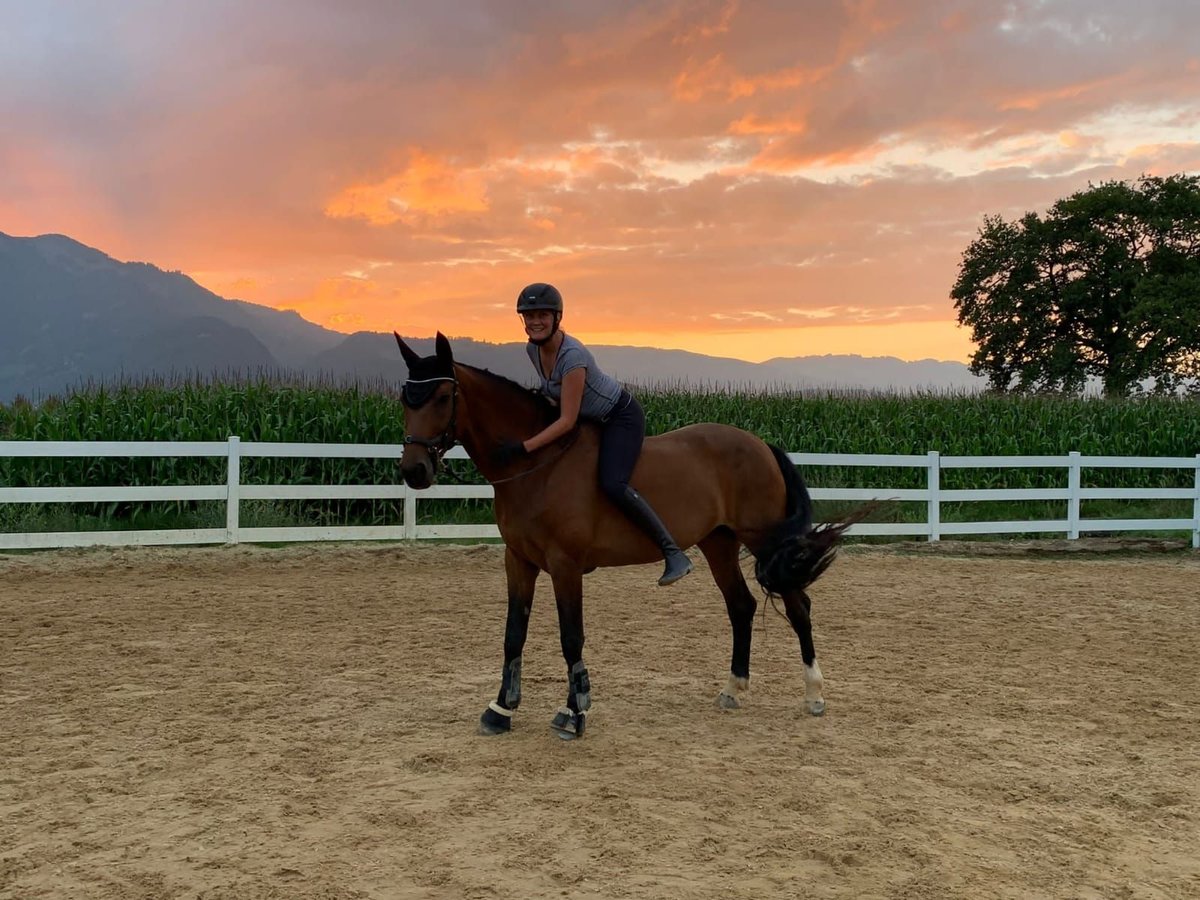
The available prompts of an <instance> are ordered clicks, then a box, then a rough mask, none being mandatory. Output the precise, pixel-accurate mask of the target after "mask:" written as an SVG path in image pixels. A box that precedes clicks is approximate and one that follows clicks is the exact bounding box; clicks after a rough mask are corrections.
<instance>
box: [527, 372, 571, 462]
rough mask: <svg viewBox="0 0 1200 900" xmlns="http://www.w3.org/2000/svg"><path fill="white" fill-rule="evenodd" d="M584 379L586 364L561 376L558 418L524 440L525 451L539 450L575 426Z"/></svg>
mask: <svg viewBox="0 0 1200 900" xmlns="http://www.w3.org/2000/svg"><path fill="white" fill-rule="evenodd" d="M586 381H587V367H586V366H580V367H579V368H577V369H572V370H571V371H570V372H568V373H567V374H566V375H564V376H563V380H562V396H561V398H560V399H559V403H558V418H557V419H555V420H554V421H553V422H551V423H550V424H549V425H547V426H546V427H545V428H543V429H542V430H541V431H539V432H538V433H537V434H535V435H534V436H533V437H531V438H529V439H528V440H526V441H525V442H524V446H525V449H526V451H528V452H529V453H533V452H534V451H535V450H540V449H541V448H542V447H545V446H546V445H547V444H552V443H554V441H557V440H558V439H559V438H560V437H562V436H563V435H564V434H566V433H567V432H569V431H570V430H571V429H572V428H574V427H575V423H576V422H577V421H579V407H580V406H581V405H582V404H583V385H584V383H585V382H586Z"/></svg>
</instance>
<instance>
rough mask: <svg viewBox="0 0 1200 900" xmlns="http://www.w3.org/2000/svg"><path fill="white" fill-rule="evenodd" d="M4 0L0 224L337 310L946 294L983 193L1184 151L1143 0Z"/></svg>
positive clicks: (675, 319) (407, 316)
mask: <svg viewBox="0 0 1200 900" xmlns="http://www.w3.org/2000/svg"><path fill="white" fill-rule="evenodd" d="M19 6H20V8H19V9H18V10H16V11H15V12H12V13H10V15H9V16H8V21H6V28H5V30H4V32H3V33H0V85H3V87H2V88H0V118H3V121H5V122H8V123H18V124H17V126H16V127H14V128H11V129H10V131H11V132H12V134H11V135H6V139H5V141H4V142H0V216H2V220H0V228H3V229H4V230H5V231H8V232H11V233H25V234H31V233H40V232H48V231H55V232H64V233H68V234H71V235H72V236H74V237H77V238H79V239H81V240H84V241H85V242H87V243H91V244H93V245H95V246H98V247H100V248H101V249H104V250H106V251H107V252H110V253H113V254H114V255H116V256H118V257H120V258H132V259H144V260H150V261H153V262H155V263H156V264H159V265H161V266H163V267H165V268H180V269H183V270H184V271H188V272H192V273H211V278H212V279H213V281H212V285H213V286H221V285H227V286H229V287H228V289H229V290H233V291H236V292H239V293H241V294H243V295H245V296H244V298H245V299H250V300H256V301H260V302H269V303H272V304H278V305H286V306H291V307H293V308H297V309H299V310H301V311H302V312H303V314H305V315H307V316H310V317H312V318H314V319H316V320H318V321H322V322H324V323H326V324H330V325H334V326H336V327H344V328H349V327H369V328H375V329H378V330H386V329H387V328H389V327H391V325H392V324H393V323H396V322H403V323H406V327H407V328H409V329H410V331H411V333H416V330H418V329H421V328H424V329H425V330H427V331H432V330H433V329H434V328H437V327H442V328H443V329H445V327H446V318H447V317H448V316H451V317H453V319H454V320H455V321H457V322H460V323H462V328H464V329H465V328H467V327H470V328H472V329H474V330H475V331H476V333H477V334H478V336H482V337H488V338H492V339H496V338H503V339H518V338H519V332H516V331H514V330H513V328H514V325H513V322H512V321H511V318H510V313H511V310H510V309H509V306H510V305H511V304H510V301H509V298H510V295H515V291H516V289H517V288H519V287H520V285H521V284H524V283H526V282H529V281H535V280H552V281H555V282H556V283H560V286H562V287H563V290H564V293H565V295H566V296H567V302H568V310H569V321H570V322H571V324H572V327H573V328H576V329H578V330H580V331H581V333H587V332H589V331H594V332H596V333H605V334H611V333H618V332H620V331H621V330H622V329H625V330H641V329H645V328H646V327H648V326H647V324H646V322H647V319H648V318H649V320H650V321H651V322H653V324H654V325H655V326H656V327H658V328H661V329H662V330H663V331H664V333H665V332H667V331H670V332H671V333H672V334H675V333H678V334H685V335H686V334H689V333H690V334H695V335H701V334H704V333H706V332H708V331H711V330H712V329H714V328H722V327H727V326H728V325H729V324H731V323H732V322H734V321H735V319H736V322H737V323H738V324H739V325H740V326H744V327H746V328H749V329H760V330H764V331H765V330H768V329H771V328H776V327H780V326H781V323H787V324H789V325H792V324H796V325H803V324H804V323H806V322H821V321H830V320H833V321H836V322H837V323H847V325H849V324H850V323H860V324H863V325H864V327H865V324H866V323H872V322H883V321H888V322H925V323H937V322H941V323H945V322H946V321H948V320H952V318H953V311H952V308H951V305H950V302H949V299H948V292H949V287H950V285H951V283H952V282H953V279H954V276H955V270H956V266H957V262H958V259H959V256H960V254H961V252H962V250H963V248H964V247H965V246H966V244H967V242H968V241H969V240H970V239H971V238H972V237H973V236H974V234H975V232H976V230H977V229H978V227H979V225H980V224H981V221H982V217H983V215H984V214H993V213H994V214H1000V215H1004V216H1015V215H1020V214H1021V213H1023V212H1025V211H1027V210H1031V209H1041V208H1044V207H1046V206H1048V205H1049V204H1050V203H1051V202H1053V201H1054V200H1055V199H1057V198H1058V197H1061V196H1064V195H1066V194H1069V193H1071V192H1073V191H1076V190H1079V189H1082V188H1084V187H1086V186H1087V184H1088V183H1089V182H1094V181H1099V180H1105V179H1110V178H1129V177H1136V176H1137V175H1139V174H1141V173H1142V172H1157V173H1162V174H1166V173H1168V172H1171V171H1196V170H1198V169H1200V142H1197V140H1196V139H1195V137H1194V134H1195V132H1196V124H1197V122H1200V100H1198V99H1197V95H1196V92H1195V89H1194V86H1195V76H1196V72H1197V69H1198V68H1200V51H1198V50H1197V46H1196V43H1195V39H1194V38H1193V37H1192V35H1195V34H1197V33H1200V5H1195V4H1184V3H1178V2H1171V0H1147V2H1145V3H1143V4H1140V5H1139V6H1138V7H1137V8H1136V9H1135V8H1133V7H1132V6H1130V5H1128V4H1123V3H1117V2H1116V0H1102V2H1091V0H1089V2H1084V0H1060V2H1056V3H1053V4H1049V3H1042V2H1035V0H1014V2H1010V3H1005V4H995V3H990V2H983V0H976V2H967V3H962V4H956V5H955V8H954V10H953V11H950V12H947V7H946V5H945V4H944V3H942V2H937V0H914V2H910V3H905V4H902V5H901V4H885V3H878V2H868V0H856V2H845V3H839V4H827V5H825V6H823V7H821V8H820V10H819V12H815V11H814V7H813V6H811V5H809V4H798V3H784V2H771V0H739V2H735V0H711V2H683V0H655V2H650V3H646V2H634V0H622V2H613V3H606V4H545V3H539V2H533V0H514V2H507V3H504V4H496V3H491V2H485V0H463V2H461V3H455V4H443V5H437V4H428V3H423V2H416V0H404V2H383V0H355V2H352V3H346V4H315V3H309V2H290V0H289V2H284V0H262V2H257V3H254V4H240V3H234V2H232V0H214V2H210V3H204V4H191V5H182V6H166V5H163V4H161V3H157V2H152V0H128V2H126V3H122V4H120V5H118V6H114V5H111V4H100V3H84V4H80V3H74V2H67V0H46V2H44V3H42V4H21V5H19ZM346 273H353V274H352V275H347V274H346ZM731 298H733V299H731ZM747 298H749V299H747ZM451 330H453V329H451ZM892 352H895V348H892Z"/></svg>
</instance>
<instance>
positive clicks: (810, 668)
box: [783, 590, 825, 716]
mask: <svg viewBox="0 0 1200 900" xmlns="http://www.w3.org/2000/svg"><path fill="white" fill-rule="evenodd" d="M783 608H784V610H785V611H786V612H787V617H788V621H789V622H791V623H792V628H793V629H795V631H796V636H797V637H799V638H800V658H801V659H803V660H804V702H805V704H806V705H807V706H808V711H809V712H810V713H812V714H813V715H814V716H819V715H821V714H823V713H824V712H825V698H824V697H823V696H822V688H823V687H824V679H822V677H821V667H820V666H819V665H818V664H817V651H816V648H815V647H814V646H813V636H812V617H811V615H810V613H811V611H812V601H811V600H809V599H808V594H806V593H805V592H804V591H803V590H794V591H784V592H783Z"/></svg>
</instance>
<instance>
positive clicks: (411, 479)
mask: <svg viewBox="0 0 1200 900" xmlns="http://www.w3.org/2000/svg"><path fill="white" fill-rule="evenodd" d="M392 333H393V334H395V335H396V343H397V344H399V345H400V355H401V356H403V357H404V362H405V363H406V364H407V365H408V380H407V381H406V382H404V388H403V390H402V391H401V392H400V397H401V400H402V401H403V402H404V433H405V438H404V455H403V456H402V457H401V458H400V474H401V475H402V476H403V477H404V483H405V484H407V485H408V486H409V487H411V488H417V489H418V490H419V489H421V488H427V487H429V486H430V485H431V484H433V482H434V481H435V480H436V478H437V473H438V467H439V465H440V464H441V458H442V454H444V453H445V452H446V451H447V450H449V449H450V448H451V447H453V446H454V441H455V439H456V438H457V435H456V431H455V430H456V426H457V421H456V418H457V412H458V380H457V378H456V377H455V374H454V357H453V355H452V354H451V353H450V342H449V341H448V340H446V338H445V336H444V335H443V334H442V333H441V332H440V331H439V332H438V335H437V340H436V341H435V344H434V346H435V349H436V351H437V352H436V354H435V355H434V356H425V357H422V356H418V355H417V354H416V352H415V351H414V350H413V349H412V348H411V347H409V346H408V344H406V343H404V340H403V339H402V338H401V337H400V335H398V334H396V333H395V332H392Z"/></svg>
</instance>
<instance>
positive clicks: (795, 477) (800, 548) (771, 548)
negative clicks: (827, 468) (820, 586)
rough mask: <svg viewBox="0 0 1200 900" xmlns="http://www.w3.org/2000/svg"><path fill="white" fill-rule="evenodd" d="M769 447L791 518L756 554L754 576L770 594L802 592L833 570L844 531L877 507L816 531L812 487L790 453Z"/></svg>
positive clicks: (775, 529)
mask: <svg viewBox="0 0 1200 900" xmlns="http://www.w3.org/2000/svg"><path fill="white" fill-rule="evenodd" d="M767 446H769V447H770V448H771V452H772V453H773V454H774V455H775V462H776V463H778V465H779V471H780V472H782V473H783V481H784V484H785V485H786V486H787V508H786V509H787V517H786V518H785V519H784V520H783V521H782V522H780V523H779V524H778V525H776V526H775V528H774V530H773V531H772V532H771V533H770V534H769V535H768V537H767V540H766V541H765V542H764V543H763V546H762V547H761V548H760V549H759V551H758V553H757V554H756V556H757V562H756V563H755V566H754V577H755V578H756V579H757V580H758V583H759V584H761V585H762V586H763V589H764V590H766V591H767V593H769V594H782V593H783V592H784V591H797V590H801V591H802V590H804V589H805V588H807V587H808V586H809V585H810V584H812V583H813V582H814V581H816V580H817V579H818V578H819V577H821V573H823V572H824V571H825V570H826V569H828V568H829V566H830V564H831V563H832V562H833V560H834V557H835V556H837V548H838V543H839V542H840V541H841V539H842V534H843V532H845V530H846V529H847V528H849V527H850V526H851V525H853V524H854V523H855V522H857V521H859V520H861V519H862V518H864V517H865V516H866V514H867V513H868V512H870V510H871V509H873V508H874V504H868V505H866V506H864V507H861V508H860V509H858V510H856V511H855V512H854V513H852V514H851V515H850V516H849V517H847V518H846V519H845V520H844V521H842V522H826V523H823V524H821V525H818V526H817V527H816V528H813V524H812V522H813V508H812V497H811V496H810V495H809V493H808V486H807V485H806V484H805V483H804V479H803V478H802V477H801V476H800V472H799V470H798V469H797V468H796V466H795V465H794V464H793V463H792V461H791V460H790V459H788V457H787V454H786V453H784V452H783V451H782V450H780V449H779V448H778V447H776V446H775V445H773V444H768V445H767Z"/></svg>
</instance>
